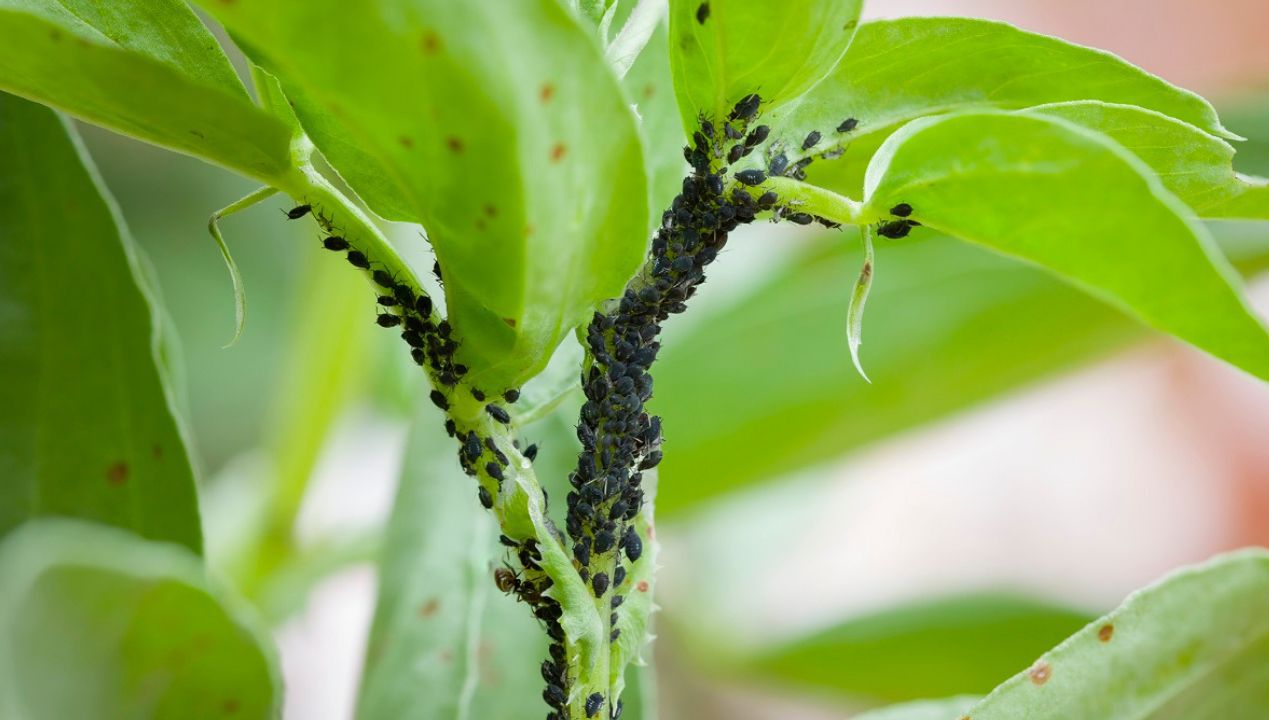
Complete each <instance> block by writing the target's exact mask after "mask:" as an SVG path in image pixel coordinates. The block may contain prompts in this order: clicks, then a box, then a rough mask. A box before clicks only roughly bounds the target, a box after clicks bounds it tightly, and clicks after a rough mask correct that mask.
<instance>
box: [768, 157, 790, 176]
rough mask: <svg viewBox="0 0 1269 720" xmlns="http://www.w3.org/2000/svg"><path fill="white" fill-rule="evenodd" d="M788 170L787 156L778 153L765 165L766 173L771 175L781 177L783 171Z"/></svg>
mask: <svg viewBox="0 0 1269 720" xmlns="http://www.w3.org/2000/svg"><path fill="white" fill-rule="evenodd" d="M787 169H789V156H788V155H785V154H784V153H780V154H779V155H776V156H775V157H773V158H771V162H769V163H767V171H768V172H770V173H771V174H772V175H783V174H784V171H785V170H787Z"/></svg>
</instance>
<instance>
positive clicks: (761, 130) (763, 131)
mask: <svg viewBox="0 0 1269 720" xmlns="http://www.w3.org/2000/svg"><path fill="white" fill-rule="evenodd" d="M770 134H771V128H769V127H767V126H766V125H759V126H758V127H756V128H754V129H753V131H752V132H750V133H749V136H748V137H746V138H745V147H750V148H752V147H756V146H758V145H761V144H762V143H763V142H765V141H766V139H767V136H768V135H770Z"/></svg>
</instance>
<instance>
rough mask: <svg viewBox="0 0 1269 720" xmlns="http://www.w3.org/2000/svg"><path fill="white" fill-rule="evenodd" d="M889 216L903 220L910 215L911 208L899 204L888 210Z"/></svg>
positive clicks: (904, 204)
mask: <svg viewBox="0 0 1269 720" xmlns="http://www.w3.org/2000/svg"><path fill="white" fill-rule="evenodd" d="M890 214H891V215H894V216H895V217H901V218H905V217H908V216H909V215H911V214H912V206H911V205H909V204H907V203H899V204H898V205H895V206H894V207H892V208H890Z"/></svg>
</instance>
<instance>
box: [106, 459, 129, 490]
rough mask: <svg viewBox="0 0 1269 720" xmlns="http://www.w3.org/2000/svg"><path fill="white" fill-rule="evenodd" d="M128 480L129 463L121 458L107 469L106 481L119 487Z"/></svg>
mask: <svg viewBox="0 0 1269 720" xmlns="http://www.w3.org/2000/svg"><path fill="white" fill-rule="evenodd" d="M127 481H128V463H126V462H123V461H122V460H120V461H119V462H117V463H115V464H114V465H111V466H110V467H109V468H107V469H106V482H108V483H110V484H111V485H114V486H115V487H119V486H120V485H122V484H124V483H125V482H127Z"/></svg>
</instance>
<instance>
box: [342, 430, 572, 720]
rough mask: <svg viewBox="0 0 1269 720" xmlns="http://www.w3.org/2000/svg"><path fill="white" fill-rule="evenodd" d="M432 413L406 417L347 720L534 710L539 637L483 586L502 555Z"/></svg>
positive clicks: (542, 642)
mask: <svg viewBox="0 0 1269 720" xmlns="http://www.w3.org/2000/svg"><path fill="white" fill-rule="evenodd" d="M442 421H443V420H442V416H441V414H440V412H439V411H437V410H435V409H433V408H431V406H426V407H423V408H422V409H421V411H420V413H419V416H418V418H417V420H416V422H415V425H414V430H413V434H412V436H411V442H410V446H409V449H408V450H407V453H406V459H405V465H404V467H403V469H402V474H401V484H400V486H399V488H398V491H397V498H396V501H395V502H394V503H393V510H392V517H391V519H390V520H389V522H388V530H387V536H386V538H385V541H384V551H383V558H382V561H381V564H380V569H379V588H380V590H379V602H378V607H377V608H376V609H375V619H374V626H373V627H372V629H371V633H370V643H369V646H368V650H367V654H366V667H365V671H364V673H363V676H362V687H361V696H360V699H359V701H358V706H357V717H358V718H360V719H361V720H378V719H380V718H383V719H385V720H410V719H411V718H418V719H420V720H449V719H451V718H504V717H505V718H512V717H527V716H529V715H530V714H545V713H546V705H545V704H544V703H543V702H542V699H541V693H542V688H543V687H544V684H543V681H542V678H541V676H540V673H539V666H540V664H541V661H542V660H543V659H545V658H546V656H547V654H546V643H547V640H546V635H545V633H543V632H542V631H541V630H540V629H539V628H538V626H537V624H536V622H535V621H534V620H533V617H532V615H531V614H530V613H529V609H528V608H527V607H526V606H524V605H521V604H519V603H517V602H515V601H514V600H513V599H512V598H511V597H508V596H505V595H502V594H501V593H499V592H498V591H497V588H496V587H495V586H494V581H493V574H492V571H493V568H494V567H495V564H497V563H500V562H501V560H502V558H503V552H504V549H503V548H502V547H501V546H500V545H498V544H497V542H496V541H495V539H494V538H496V537H497V535H498V530H497V526H496V524H495V523H494V522H493V519H492V518H491V517H490V515H489V513H488V512H486V511H485V510H483V509H482V508H481V507H480V503H478V502H477V501H476V491H475V487H474V485H475V483H473V482H470V481H469V479H468V478H467V477H466V476H465V475H464V474H463V472H462V470H461V469H460V468H459V466H458V462H457V460H456V458H455V456H454V453H453V452H452V451H451V448H450V445H451V441H450V440H449V438H447V437H446V436H445V434H444V432H443V431H442V430H441V424H442ZM539 710H540V711H541V712H538V711H539ZM530 711H531V712H530Z"/></svg>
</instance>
